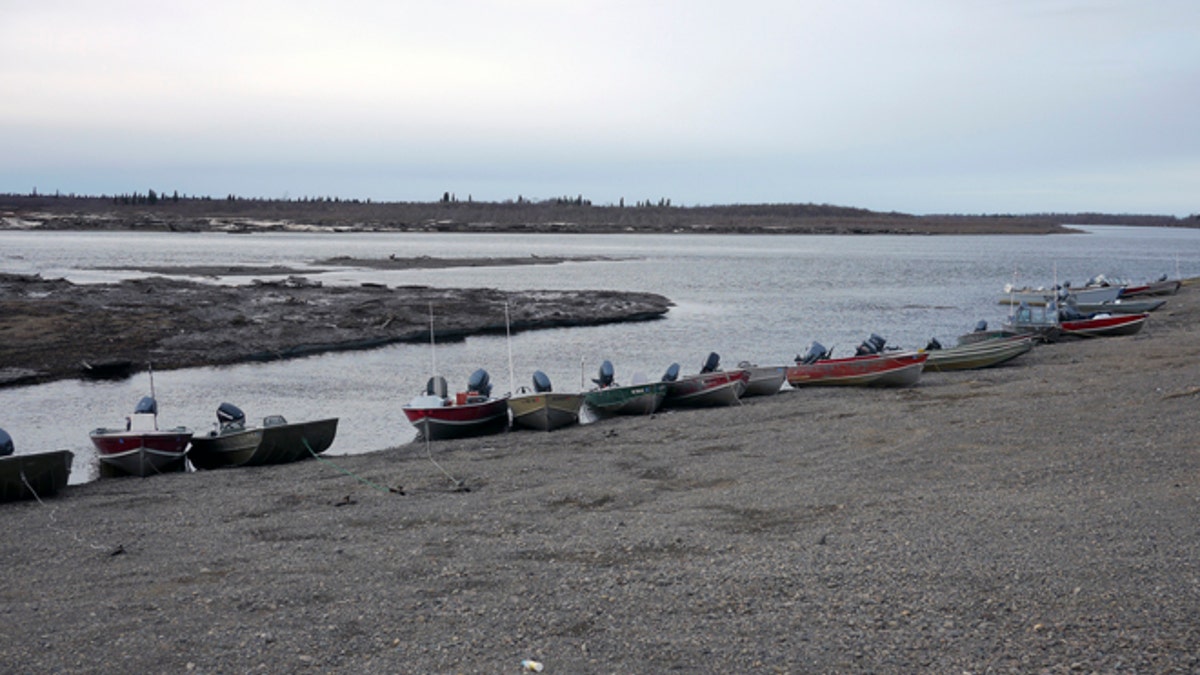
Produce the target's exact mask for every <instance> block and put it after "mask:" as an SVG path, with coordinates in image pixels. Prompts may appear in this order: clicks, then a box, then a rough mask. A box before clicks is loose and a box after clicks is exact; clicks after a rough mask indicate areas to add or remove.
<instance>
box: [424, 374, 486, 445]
mask: <svg viewBox="0 0 1200 675" xmlns="http://www.w3.org/2000/svg"><path fill="white" fill-rule="evenodd" d="M446 392H447V387H446V380H445V379H443V378H441V377H432V378H430V379H429V382H428V383H427V384H426V387H425V393H424V394H422V395H420V396H417V397H416V398H414V399H413V400H412V401H410V402H409V403H408V404H407V405H405V406H403V408H402V409H403V410H404V415H405V417H407V418H408V421H409V422H411V423H412V425H413V426H414V427H416V428H417V433H418V434H420V437H421V438H425V439H427V440H431V441H440V440H445V439H451V438H464V437H468V436H483V435H487V434H495V433H499V432H501V431H504V430H505V429H507V428H508V398H506V397H500V398H495V397H493V396H492V395H491V392H492V385H491V382H490V381H489V378H488V374H487V371H486V370H483V369H482V368H480V369H479V370H476V371H475V372H474V373H472V374H471V378H470V380H469V381H468V382H467V391H461V392H458V393H457V394H456V395H455V396H454V397H453V398H451V397H449V396H448V395H447V393H446Z"/></svg>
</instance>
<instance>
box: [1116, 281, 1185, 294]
mask: <svg viewBox="0 0 1200 675" xmlns="http://www.w3.org/2000/svg"><path fill="white" fill-rule="evenodd" d="M1181 286H1183V282H1182V281H1180V280H1178V279H1168V278H1166V277H1165V276H1164V277H1162V278H1160V279H1157V280H1155V281H1151V282H1149V283H1145V284H1128V285H1126V286H1125V287H1123V288H1122V289H1121V296H1120V297H1122V298H1132V297H1137V296H1145V295H1175V294H1176V293H1178V292H1179V289H1180V287H1181Z"/></svg>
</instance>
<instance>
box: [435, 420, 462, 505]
mask: <svg viewBox="0 0 1200 675" xmlns="http://www.w3.org/2000/svg"><path fill="white" fill-rule="evenodd" d="M425 428H426V429H428V428H429V423H428V422H426V423H425ZM424 436H425V456H426V457H428V458H429V463H430V464H433V465H434V466H436V467H437V468H438V471H441V472H442V473H444V474H446V478H449V479H450V482H451V483H454V489H455V490H462V491H468V490H469V488H468V487H467V486H466V485H465V484H464V483H463V481H462V480H461V479H459V478H455V477H454V476H453V475H451V474H450V472H449V471H447V470H445V469H443V468H442V465H441V464H438V463H437V462H436V461H434V459H433V449H432V448H430V447H429V435H428V434H424Z"/></svg>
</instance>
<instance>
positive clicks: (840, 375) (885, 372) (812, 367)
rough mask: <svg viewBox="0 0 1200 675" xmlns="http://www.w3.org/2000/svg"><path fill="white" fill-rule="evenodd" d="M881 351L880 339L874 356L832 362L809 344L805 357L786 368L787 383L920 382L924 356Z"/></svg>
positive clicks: (901, 384) (889, 384)
mask: <svg viewBox="0 0 1200 675" xmlns="http://www.w3.org/2000/svg"><path fill="white" fill-rule="evenodd" d="M875 337H877V336H872V338H875ZM865 344H867V343H864V345H865ZM882 349H883V340H882V338H880V339H879V342H878V348H877V350H876V351H875V352H874V353H869V354H860V355H856V356H850V357H846V358H841V359H834V358H829V353H830V352H828V351H826V350H825V348H824V347H822V346H821V345H820V344H819V343H813V345H812V347H810V348H809V351H808V354H807V355H806V356H804V357H798V358H797V359H796V365H794V366H789V367H788V369H787V381H788V384H790V385H791V386H793V387H804V386H867V387H908V386H911V385H914V384H916V383H917V381H918V380H920V379H921V371H922V370H924V368H925V360H926V359H927V358H929V354H928V353H926V352H921V351H882ZM861 350H862V348H861V347H860V351H861Z"/></svg>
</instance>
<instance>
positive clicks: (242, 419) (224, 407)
mask: <svg viewBox="0 0 1200 675" xmlns="http://www.w3.org/2000/svg"><path fill="white" fill-rule="evenodd" d="M217 422H220V423H221V426H227V425H229V424H245V423H246V413H244V412H241V408H239V407H238V406H235V405H233V404H221V405H220V406H217Z"/></svg>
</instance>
